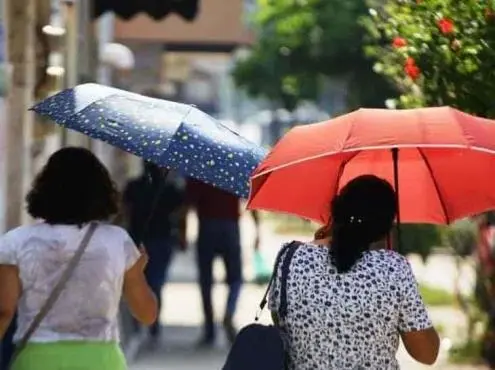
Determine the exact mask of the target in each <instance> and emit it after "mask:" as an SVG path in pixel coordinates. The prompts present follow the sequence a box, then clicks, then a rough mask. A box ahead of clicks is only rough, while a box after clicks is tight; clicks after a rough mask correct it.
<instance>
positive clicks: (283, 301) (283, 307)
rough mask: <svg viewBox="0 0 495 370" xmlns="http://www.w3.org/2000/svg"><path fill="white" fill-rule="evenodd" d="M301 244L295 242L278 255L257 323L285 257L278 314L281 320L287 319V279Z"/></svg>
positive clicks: (257, 316) (257, 315)
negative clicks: (293, 258)
mask: <svg viewBox="0 0 495 370" xmlns="http://www.w3.org/2000/svg"><path fill="white" fill-rule="evenodd" d="M301 244H302V243H301V242H298V241H293V242H291V243H289V244H287V245H285V246H284V247H283V248H282V249H281V250H280V252H279V253H278V255H277V258H276V259H275V265H274V267H273V272H272V276H271V278H270V281H269V282H268V286H267V288H266V291H265V294H263V298H262V299H261V302H260V305H259V310H258V313H257V314H256V317H255V321H258V320H259V318H260V315H261V312H262V311H263V310H264V309H265V306H266V304H267V302H268V294H269V293H270V289H271V288H272V285H273V282H274V281H275V279H276V278H277V273H278V268H279V266H280V263H281V262H282V257H283V256H284V255H285V258H284V262H283V264H282V277H281V281H280V282H281V286H280V306H279V309H278V311H279V312H278V314H279V316H280V319H282V320H283V319H285V317H286V315H287V278H288V277H289V270H290V263H291V261H292V257H293V256H294V253H295V252H296V250H297V248H299V246H301Z"/></svg>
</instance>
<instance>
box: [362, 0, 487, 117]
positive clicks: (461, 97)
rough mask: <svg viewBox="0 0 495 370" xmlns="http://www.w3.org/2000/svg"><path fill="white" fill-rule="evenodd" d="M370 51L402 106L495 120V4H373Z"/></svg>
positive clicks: (476, 0) (431, 0) (441, 0)
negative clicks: (446, 109)
mask: <svg viewBox="0 0 495 370" xmlns="http://www.w3.org/2000/svg"><path fill="white" fill-rule="evenodd" d="M368 5H369V7H370V9H369V16H366V17H365V18H363V20H362V22H363V25H364V26H365V28H366V29H367V31H368V39H367V46H366V48H365V51H366V53H367V54H368V55H369V56H371V57H373V58H375V60H376V64H375V66H374V69H375V72H377V73H379V74H383V75H385V76H387V77H388V78H389V79H390V80H391V81H392V82H393V83H395V84H396V85H397V86H398V87H399V89H400V91H401V93H402V94H401V96H400V98H399V101H398V103H399V104H398V105H399V106H402V107H417V106H436V105H450V106H453V107H457V108H459V109H461V110H463V111H466V112H470V113H473V114H477V115H481V116H487V117H495V104H494V103H493V99H494V96H495V1H494V0H462V1H461V0H385V1H384V0H368Z"/></svg>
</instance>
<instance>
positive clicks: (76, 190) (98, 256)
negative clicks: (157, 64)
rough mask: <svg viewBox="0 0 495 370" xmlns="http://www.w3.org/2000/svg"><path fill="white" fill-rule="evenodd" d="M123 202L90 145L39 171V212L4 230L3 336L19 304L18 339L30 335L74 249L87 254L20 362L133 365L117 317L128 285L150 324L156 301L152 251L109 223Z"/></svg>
mask: <svg viewBox="0 0 495 370" xmlns="http://www.w3.org/2000/svg"><path fill="white" fill-rule="evenodd" d="M118 203H119V194H118V192H117V190H116V188H115V185H114V183H113V182H112V180H111V178H110V176H109V173H108V171H107V169H106V168H105V167H104V166H103V165H102V164H101V162H100V161H99V160H98V159H97V158H96V157H95V156H94V155H93V154H92V153H91V152H90V151H88V150H86V149H82V148H64V149H61V150H59V151H57V152H56V153H55V154H53V155H52V156H51V157H50V159H49V160H48V163H47V164H46V165H45V167H44V168H43V169H42V170H41V172H40V173H39V174H38V175H37V177H36V178H35V180H34V183H33V186H32V188H31V190H30V191H29V194H28V195H27V210H28V212H29V214H30V215H31V216H32V217H33V218H35V219H36V220H38V221H37V222H36V223H34V224H31V225H26V226H21V227H19V228H16V229H14V230H12V231H10V232H8V233H7V234H5V235H4V236H2V237H1V238H0V337H2V338H3V337H4V335H5V332H6V330H7V328H8V327H9V325H10V323H11V321H12V318H13V317H14V315H15V313H16V311H17V313H18V320H17V331H16V333H15V336H14V342H16V343H17V342H18V341H19V340H20V339H21V338H23V337H24V335H25V333H26V332H27V331H28V330H29V327H30V326H31V324H32V323H33V321H34V319H35V317H37V316H38V315H39V313H40V310H41V308H42V307H43V306H45V302H46V301H47V300H49V297H50V296H53V292H54V291H55V286H57V284H58V282H59V281H60V279H61V277H62V273H63V272H64V270H65V269H66V268H67V265H68V264H69V263H70V262H69V261H73V260H74V257H73V256H74V255H75V253H76V251H77V252H78V251H80V250H82V251H83V254H82V257H81V258H80V260H79V261H78V262H77V265H76V266H75V269H74V270H73V273H72V275H71V276H70V278H69V279H68V280H66V281H65V286H64V288H63V290H62V291H61V295H60V296H59V297H58V298H57V300H56V301H55V302H54V303H53V305H52V306H51V308H50V310H49V311H48V312H47V313H46V315H45V316H44V318H43V320H42V321H41V322H40V325H39V326H38V328H37V329H36V330H35V331H34V333H32V335H31V336H30V337H29V339H28V341H27V345H26V346H25V347H24V348H23V349H22V350H21V352H20V353H18V355H17V356H15V360H14V362H13V366H12V370H46V369H50V370H73V369H78V370H94V369H105V370H124V369H126V368H127V366H126V362H125V358H124V355H123V353H122V351H121V349H120V347H119V326H118V320H117V315H118V311H119V303H120V301H121V297H122V295H123V296H124V297H125V300H126V302H127V304H128V305H129V308H130V310H131V312H132V314H133V315H134V317H136V319H137V320H139V321H140V322H142V323H143V324H146V325H149V324H151V323H153V322H154V321H155V320H156V316H157V312H158V311H157V305H156V299H155V297H154V295H153V292H152V291H151V290H150V288H149V287H148V285H147V284H146V280H145V277H144V272H143V270H144V268H145V266H146V262H147V256H146V254H143V253H140V252H139V250H138V249H137V248H136V246H135V244H134V243H133V241H132V239H131V238H130V236H129V234H128V233H127V232H126V231H125V230H124V229H122V228H120V227H117V226H113V225H111V224H109V223H108V221H109V219H110V218H111V217H112V215H114V214H116V213H117V211H118ZM92 227H96V228H95V229H93V230H94V233H93V234H92V237H91V238H90V239H89V242H88V243H87V244H86V248H85V249H80V248H81V246H82V245H85V243H84V242H81V239H82V234H83V235H91V234H86V231H85V230H86V229H88V230H89V229H91V228H92ZM84 239H86V238H85V237H84ZM78 244H79V247H78Z"/></svg>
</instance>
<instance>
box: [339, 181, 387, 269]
mask: <svg viewBox="0 0 495 370" xmlns="http://www.w3.org/2000/svg"><path fill="white" fill-rule="evenodd" d="M396 213H397V204H396V199H395V192H394V189H393V188H392V186H391V185H390V184H389V183H388V182H387V181H385V180H383V179H380V178H379V177H376V176H373V175H363V176H359V177H356V178H355V179H353V180H351V181H350V182H349V183H348V184H347V185H345V186H344V188H343V189H342V190H341V192H340V194H339V195H337V196H336V197H335V198H334V199H333V201H332V227H331V229H332V231H331V235H332V242H331V247H330V258H331V260H332V263H333V264H334V265H335V266H336V267H337V271H338V272H339V273H344V272H347V271H349V270H350V269H351V268H352V267H353V266H354V264H355V263H356V262H357V261H358V260H359V258H361V256H362V254H363V252H365V251H367V250H368V249H369V246H370V244H371V243H373V242H375V241H378V240H380V239H382V238H384V237H385V236H387V234H388V233H389V232H390V230H391V229H392V225H393V222H394V219H395V216H396Z"/></svg>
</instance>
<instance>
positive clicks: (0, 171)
mask: <svg viewBox="0 0 495 370" xmlns="http://www.w3.org/2000/svg"><path fill="white" fill-rule="evenodd" d="M5 11H6V7H5V0H0V77H1V78H0V210H2V211H0V233H3V232H5V216H6V209H7V192H6V189H5V186H6V185H7V180H6V179H7V176H6V175H7V172H6V170H7V168H6V162H7V150H6V143H7V140H6V136H7V128H6V124H7V119H6V118H7V117H6V111H5V109H6V102H5V98H6V93H7V88H8V87H7V59H6V57H5V55H6V53H7V47H6V45H5V40H6V38H7V35H6V27H5V18H6V17H5Z"/></svg>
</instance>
